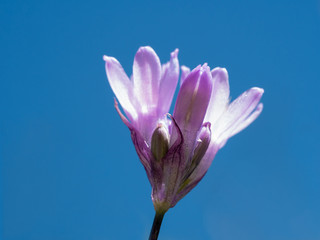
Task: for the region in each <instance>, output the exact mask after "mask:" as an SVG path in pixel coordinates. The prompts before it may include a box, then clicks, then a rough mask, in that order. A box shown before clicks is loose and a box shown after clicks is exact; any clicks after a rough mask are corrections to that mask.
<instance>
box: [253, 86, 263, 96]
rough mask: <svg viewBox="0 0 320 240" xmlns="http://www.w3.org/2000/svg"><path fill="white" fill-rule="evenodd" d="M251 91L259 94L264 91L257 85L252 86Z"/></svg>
mask: <svg viewBox="0 0 320 240" xmlns="http://www.w3.org/2000/svg"><path fill="white" fill-rule="evenodd" d="M251 89H252V90H253V91H255V92H257V93H258V94H259V95H261V96H262V94H263V93H264V89H263V88H259V87H253V88H251Z"/></svg>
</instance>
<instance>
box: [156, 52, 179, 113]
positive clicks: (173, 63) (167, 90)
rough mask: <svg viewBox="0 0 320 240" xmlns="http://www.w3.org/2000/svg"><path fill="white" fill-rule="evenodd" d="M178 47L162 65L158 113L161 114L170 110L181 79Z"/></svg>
mask: <svg viewBox="0 0 320 240" xmlns="http://www.w3.org/2000/svg"><path fill="white" fill-rule="evenodd" d="M178 52H179V50H178V49H176V50H175V51H173V52H172V53H171V59H170V62H168V63H166V64H164V65H163V66H162V76H161V80H160V93H159V99H158V101H159V102H158V115H159V116H161V115H163V114H165V113H168V112H169V108H170V106H171V102H172V98H173V95H174V92H175V90H176V87H177V83H178V79H179V61H178Z"/></svg>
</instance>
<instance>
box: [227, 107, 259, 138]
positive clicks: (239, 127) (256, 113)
mask: <svg viewBox="0 0 320 240" xmlns="http://www.w3.org/2000/svg"><path fill="white" fill-rule="evenodd" d="M262 110H263V104H262V103H259V105H258V106H257V108H256V110H254V111H253V112H252V113H251V115H249V116H248V117H247V118H246V119H244V120H243V122H240V123H239V125H237V127H236V128H235V129H234V130H233V132H232V135H231V136H230V137H232V136H234V135H236V134H238V133H239V132H241V131H242V130H243V129H245V128H246V127H248V126H249V125H250V124H251V123H252V122H253V121H254V120H256V119H257V117H259V115H260V113H261V112H262Z"/></svg>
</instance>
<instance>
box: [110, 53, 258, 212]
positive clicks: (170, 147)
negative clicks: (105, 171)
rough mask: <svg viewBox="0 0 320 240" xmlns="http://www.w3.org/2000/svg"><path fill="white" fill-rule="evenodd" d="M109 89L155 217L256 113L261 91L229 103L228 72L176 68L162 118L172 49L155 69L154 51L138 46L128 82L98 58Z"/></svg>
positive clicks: (174, 56)
mask: <svg viewBox="0 0 320 240" xmlns="http://www.w3.org/2000/svg"><path fill="white" fill-rule="evenodd" d="M104 60H105V62H106V72H107V77H108V80H109V83H110V86H111V88H112V90H113V92H114V93H115V95H116V97H117V99H118V101H119V102H120V104H121V106H122V108H123V111H124V112H125V115H126V116H127V118H126V117H125V116H124V115H123V114H122V113H121V111H120V109H119V107H118V104H117V102H116V101H115V107H116V109H117V111H118V113H119V115H120V117H121V119H122V121H123V122H124V123H125V124H126V125H127V126H128V128H129V129H130V131H131V138H132V141H133V143H134V146H135V148H136V151H137V153H138V155H139V158H140V160H141V162H142V164H143V166H144V168H145V170H146V173H147V175H148V178H149V181H150V183H151V186H152V201H153V204H154V207H155V209H156V211H157V212H166V211H167V210H168V209H169V208H170V207H173V206H175V204H176V203H177V202H178V201H179V200H180V199H181V198H183V197H184V196H185V195H186V194H187V193H188V192H189V191H190V190H191V189H192V188H194V187H195V186H196V185H197V184H198V182H199V181H200V180H201V179H202V178H203V176H204V175H205V174H206V172H207V170H208V168H209V166H210V165H211V162H212V160H213V159H214V157H215V155H216V153H217V151H218V150H219V149H220V148H222V147H223V146H224V145H225V143H226V142H227V140H228V139H229V138H230V137H232V136H233V135H235V134H237V133H238V132H240V131H241V130H243V129H244V128H246V127H247V126H248V125H250V124H251V123H252V122H253V121H254V120H255V119H256V118H257V117H258V116H259V114H260V113H261V111H262V107H263V105H262V103H260V104H259V102H260V99H261V97H262V94H263V89H261V88H251V89H249V90H248V91H246V92H244V93H243V94H241V95H240V96H239V97H238V98H237V99H235V100H234V101H233V102H231V103H229V82H228V73H227V71H226V70H225V69H224V68H215V69H213V70H212V71H210V68H209V67H208V66H207V64H204V65H202V66H201V65H199V66H197V67H196V68H195V69H193V70H192V71H190V69H189V68H187V67H185V66H182V67H181V72H182V73H181V80H180V82H181V86H180V90H179V93H178V97H177V101H176V103H175V107H174V112H173V115H170V114H168V111H169V108H170V105H171V102H172V99H173V95H174V92H175V89H176V86H177V83H178V78H179V62H178V50H177V49H176V50H175V51H174V52H172V53H171V59H170V61H169V62H168V63H166V64H163V65H161V64H160V60H159V58H158V56H157V55H156V53H155V52H154V50H153V49H152V48H150V47H141V48H140V49H139V50H138V52H137V54H136V56H135V59H134V63H133V74H132V76H131V79H129V78H128V76H127V75H126V74H125V72H124V70H123V68H122V67H121V65H120V63H119V62H118V61H117V60H116V59H115V58H112V57H107V56H104Z"/></svg>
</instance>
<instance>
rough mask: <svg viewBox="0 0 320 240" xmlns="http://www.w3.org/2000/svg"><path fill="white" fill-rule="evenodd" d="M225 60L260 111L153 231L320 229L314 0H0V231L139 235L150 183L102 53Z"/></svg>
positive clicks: (146, 223)
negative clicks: (256, 95) (150, 51)
mask: <svg viewBox="0 0 320 240" xmlns="http://www.w3.org/2000/svg"><path fill="white" fill-rule="evenodd" d="M144 45H150V46H152V47H153V48H154V49H155V51H156V52H157V54H158V55H159V57H160V59H161V60H162V61H163V62H165V61H167V60H168V59H169V53H170V52H171V51H172V50H174V49H175V48H179V49H180V52H179V60H180V63H181V64H184V65H187V66H189V67H191V68H193V67H195V66H196V65H198V64H201V63H204V62H207V63H208V64H209V66H211V67H212V68H213V67H216V66H221V67H226V68H227V70H228V72H229V77H230V85H231V96H232V98H233V99H234V98H236V97H237V96H238V95H239V94H240V93H242V92H243V91H245V90H246V89H248V88H250V87H253V86H258V87H262V88H264V89H265V94H264V96H263V98H262V102H263V103H264V106H265V108H264V111H263V113H262V115H261V116H260V117H259V118H258V119H257V120H256V122H254V123H253V124H252V125H251V126H250V127H249V128H247V129H246V130H245V131H243V132H241V133H240V134H238V135H237V136H235V137H233V138H232V139H230V141H228V143H227V145H226V146H225V147H224V148H223V149H222V150H221V151H220V152H219V153H218V155H217V156H216V158H215V160H214V162H213V164H212V166H211V168H210V170H209V172H208V174H207V175H206V177H205V178H204V179H203V180H202V182H201V183H200V184H199V185H198V186H197V187H196V188H195V189H194V190H193V191H192V192H191V193H190V194H188V195H187V196H186V197H185V198H184V199H183V200H182V201H181V202H179V203H178V204H177V206H176V207H175V208H173V209H171V210H170V211H169V212H168V213H167V214H166V216H165V219H164V225H163V227H162V229H161V233H160V238H159V239H163V240H165V239H166V240H171V239H175V240H179V239H181V240H189V239H190V240H191V239H214V240H229V239H230V240H231V239H232V240H234V239H237V240H242V239H243V240H256V239H259V240H269V239H272V240H318V239H320V228H319V226H320V205H319V200H320V177H319V176H320V161H319V160H320V150H319V149H320V148H319V143H320V141H319V133H320V126H319V122H320V108H319V98H318V96H319V87H320V84H319V80H320V73H319V70H320V2H319V0H308V1H302V0H301V1H295V0H278V1H273V0H268V1H264V0H262V1H254V0H247V1H235V0H224V1H216V0H213V1H208V0H204V1H201V3H200V2H199V1H172V0H171V1H167V0H163V1H139V0H138V1H124V0H119V1H108V0H104V1H71V0H70V1H15V0H10V1H9V0H2V1H1V2H0V49H1V59H0V91H1V94H0V107H1V108H0V110H1V117H0V164H1V165H0V166H1V199H0V202H1V204H2V208H1V215H0V216H1V217H0V221H1V223H2V225H1V226H2V228H1V234H2V239H4V240H38V239H39V240H40V239H41V240H42V239H46V240H56V239H59V240H71V239H78V240H87V239H90V240H113V239H147V236H148V233H149V230H150V227H151V224H152V220H153V214H154V210H153V205H152V202H151V199H150V193H151V188H150V185H149V183H148V180H147V178H146V175H145V172H144V169H143V167H142V165H141V164H140V162H139V160H138V157H137V155H136V153H135V151H134V148H133V145H132V143H131V139H130V135H129V131H128V129H127V128H126V127H125V126H124V124H123V123H122V122H121V121H120V118H119V117H118V115H117V114H116V112H115V110H114V108H113V96H114V95H113V93H112V91H111V89H110V87H109V85H108V83H107V79H106V76H105V70H104V62H103V60H102V56H103V54H107V55H109V56H114V57H116V58H117V59H118V60H119V61H120V62H121V63H122V65H123V67H124V68H125V70H126V71H127V73H128V74H131V71H132V70H131V69H132V62H133V57H134V54H135V52H136V51H137V49H138V48H139V47H140V46H144Z"/></svg>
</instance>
